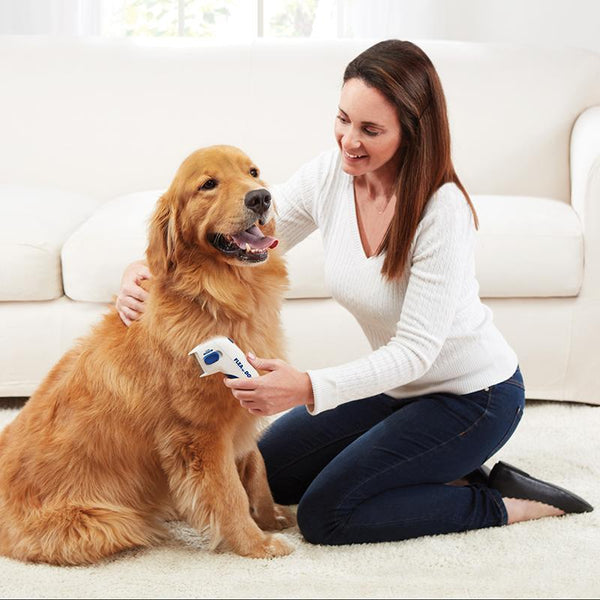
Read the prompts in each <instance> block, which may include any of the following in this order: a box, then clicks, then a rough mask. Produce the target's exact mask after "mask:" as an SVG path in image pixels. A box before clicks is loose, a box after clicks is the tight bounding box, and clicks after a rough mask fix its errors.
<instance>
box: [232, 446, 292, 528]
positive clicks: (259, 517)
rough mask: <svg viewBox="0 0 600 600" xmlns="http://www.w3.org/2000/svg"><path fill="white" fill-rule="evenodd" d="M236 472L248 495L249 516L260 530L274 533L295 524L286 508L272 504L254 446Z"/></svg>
mask: <svg viewBox="0 0 600 600" xmlns="http://www.w3.org/2000/svg"><path fill="white" fill-rule="evenodd" d="M238 470H239V473H240V479H241V480H242V485H243V486H244V488H245V490H246V492H247V494H248V500H249V502H250V514H251V515H252V517H253V519H254V520H255V521H256V523H257V525H258V526H259V527H260V528H261V529H263V530H265V531H275V530H278V529H286V528H287V527H291V526H292V525H295V524H296V518H295V517H294V513H293V512H292V511H291V510H290V509H289V508H288V507H287V506H281V505H279V504H275V503H274V501H273V495H272V494H271V490H270V489H269V483H268V481H267V471H266V469H265V461H264V460H263V457H262V454H261V453H260V451H259V450H258V448H257V447H256V445H255V446H254V448H253V449H252V450H251V451H250V452H248V454H246V455H245V456H244V457H242V459H240V460H239V462H238Z"/></svg>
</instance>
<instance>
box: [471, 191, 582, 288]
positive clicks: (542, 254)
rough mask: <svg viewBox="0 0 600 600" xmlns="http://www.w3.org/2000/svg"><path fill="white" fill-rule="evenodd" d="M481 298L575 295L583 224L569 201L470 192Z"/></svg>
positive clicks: (577, 286) (579, 284)
mask: <svg viewBox="0 0 600 600" xmlns="http://www.w3.org/2000/svg"><path fill="white" fill-rule="evenodd" d="M472 200H473V204H474V206H475V209H476V211H477V214H478V216H479V225H480V228H479V231H478V234H477V244H476V248H475V261H476V272H477V279H478V281H479V285H480V295H481V297H482V298H501V297H509V298H510V297H519V298H532V297H560V296H577V294H578V293H579V290H580V288H581V284H582V281H583V227H582V225H581V222H580V221H579V218H578V216H577V214H576V213H575V211H574V210H573V208H572V207H571V205H570V204H567V203H565V202H561V201H560V200H553V199H551V198H537V197H528V196H485V195H479V196H473V197H472Z"/></svg>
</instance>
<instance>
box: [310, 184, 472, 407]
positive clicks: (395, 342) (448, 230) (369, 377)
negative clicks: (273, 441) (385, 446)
mask: <svg viewBox="0 0 600 600" xmlns="http://www.w3.org/2000/svg"><path fill="white" fill-rule="evenodd" d="M438 194H440V191H438ZM432 201H433V206H432V207H428V208H427V209H426V211H425V214H424V216H423V218H422V220H421V222H420V224H419V227H418V229H417V232H416V234H415V240H414V243H413V253H412V258H411V264H410V272H409V280H408V284H407V289H406V294H405V297H404V302H403V305H402V311H401V313H400V320H399V321H398V323H397V326H396V331H395V334H394V336H393V337H392V338H391V339H390V341H389V342H388V343H387V344H386V345H385V346H382V347H380V348H378V349H377V350H375V351H373V352H371V353H370V354H368V355H366V356H364V357H361V358H359V359H357V360H353V361H351V362H348V363H345V364H342V365H339V366H335V367H329V368H324V369H317V370H309V371H308V374H309V377H310V379H311V382H312V387H313V393H314V408H313V409H311V410H309V412H310V413H311V414H318V413H320V412H323V411H325V410H329V409H332V408H335V407H336V406H338V405H340V404H343V403H345V402H350V401H352V400H358V399H360V398H367V397H370V396H374V395H377V394H380V393H384V392H386V391H388V390H391V389H393V388H397V387H399V386H402V385H406V384H407V383H410V382H412V381H414V380H416V379H418V378H419V377H421V376H422V375H424V374H425V373H426V372H427V371H428V370H429V368H430V367H431V365H432V364H433V362H434V361H435V359H436V357H437V356H438V354H439V352H440V350H441V348H442V346H443V344H444V342H445V340H446V338H447V336H448V333H449V331H450V328H451V326H452V322H453V320H454V317H455V314H456V308H457V305H458V301H459V296H460V292H461V289H462V285H463V282H464V278H465V272H466V267H467V264H469V263H468V262H467V261H470V259H471V255H472V252H473V248H474V241H475V228H474V226H473V221H472V213H471V211H470V208H469V205H468V204H467V202H466V201H465V199H464V196H462V194H460V197H458V196H457V194H453V193H449V194H443V195H442V194H440V197H438V195H437V194H436V195H435V196H434V197H433V198H432ZM432 201H430V205H431V204H432ZM430 208H431V209H430Z"/></svg>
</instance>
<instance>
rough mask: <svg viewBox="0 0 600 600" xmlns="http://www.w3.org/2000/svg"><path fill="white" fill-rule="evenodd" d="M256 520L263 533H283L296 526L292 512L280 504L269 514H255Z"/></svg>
mask: <svg viewBox="0 0 600 600" xmlns="http://www.w3.org/2000/svg"><path fill="white" fill-rule="evenodd" d="M265 513H266V514H265ZM254 520H255V521H256V524H257V525H258V526H259V527H260V528H261V529H262V530H263V531H281V530H282V529H287V528H288V527H292V526H293V525H295V524H296V517H295V516H294V513H293V512H292V510H291V509H289V508H288V507H287V506H281V505H280V504H275V505H273V507H272V509H271V508H270V509H269V511H268V512H267V511H263V513H259V514H255V515H254Z"/></svg>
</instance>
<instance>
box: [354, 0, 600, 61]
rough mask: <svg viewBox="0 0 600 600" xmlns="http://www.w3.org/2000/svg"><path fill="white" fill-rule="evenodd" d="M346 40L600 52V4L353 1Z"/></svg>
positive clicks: (590, 0)
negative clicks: (467, 43) (434, 41)
mask: <svg viewBox="0 0 600 600" xmlns="http://www.w3.org/2000/svg"><path fill="white" fill-rule="evenodd" d="M343 29H344V34H345V35H350V36H352V37H381V38H392V37H395V38H401V39H449V40H467V41H476V42H518V43H525V44H535V45H551V46H556V45H558V46H575V47H579V48H587V49H590V50H595V51H596V52H600V0H353V1H352V0H351V1H350V2H348V3H347V4H346V5H345V9H344V27H343Z"/></svg>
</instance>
